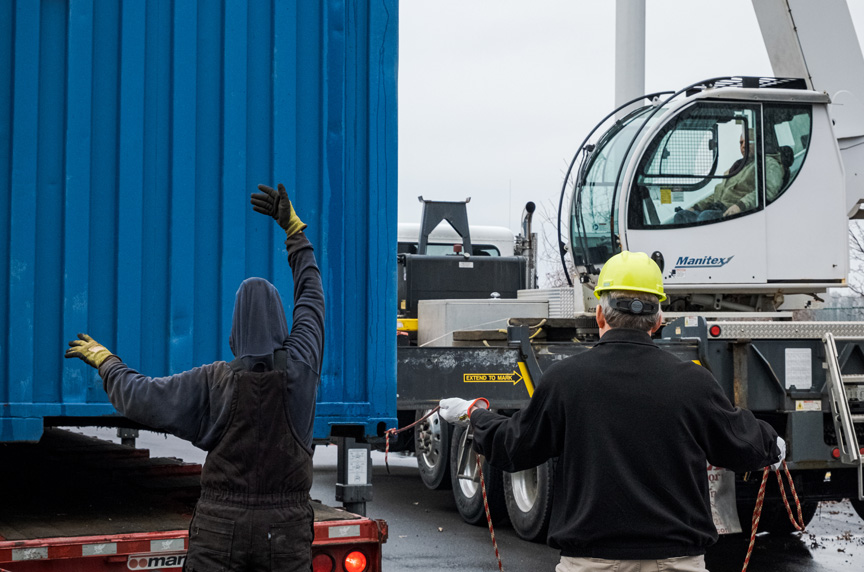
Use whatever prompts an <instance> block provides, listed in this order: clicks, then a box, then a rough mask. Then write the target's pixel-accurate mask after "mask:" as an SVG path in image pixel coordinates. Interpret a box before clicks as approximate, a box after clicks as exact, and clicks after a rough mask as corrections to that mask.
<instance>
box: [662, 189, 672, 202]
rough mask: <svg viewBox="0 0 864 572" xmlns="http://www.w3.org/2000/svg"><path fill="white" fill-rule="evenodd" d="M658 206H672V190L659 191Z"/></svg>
mask: <svg viewBox="0 0 864 572" xmlns="http://www.w3.org/2000/svg"><path fill="white" fill-rule="evenodd" d="M660 204H661V205H671V204H672V189H660Z"/></svg>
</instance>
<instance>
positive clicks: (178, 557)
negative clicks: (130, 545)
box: [126, 552, 186, 570]
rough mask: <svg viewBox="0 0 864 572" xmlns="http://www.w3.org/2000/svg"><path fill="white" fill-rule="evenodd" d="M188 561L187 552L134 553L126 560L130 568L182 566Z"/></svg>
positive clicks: (148, 568) (146, 568)
mask: <svg viewBox="0 0 864 572" xmlns="http://www.w3.org/2000/svg"><path fill="white" fill-rule="evenodd" d="M185 561H186V553H185V552H178V553H173V554H132V555H130V556H129V559H128V560H127V561H126V567H127V568H129V570H162V569H164V568H182V567H183V563H184V562H185Z"/></svg>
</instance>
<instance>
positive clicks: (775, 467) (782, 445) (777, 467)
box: [771, 436, 786, 471]
mask: <svg viewBox="0 0 864 572" xmlns="http://www.w3.org/2000/svg"><path fill="white" fill-rule="evenodd" d="M777 447H779V448H780V458H779V459H777V462H776V463H774V464H773V465H771V470H772V471H779V470H780V465H782V464H783V459H785V458H786V441H784V440H783V437H780V436H778V437H777Z"/></svg>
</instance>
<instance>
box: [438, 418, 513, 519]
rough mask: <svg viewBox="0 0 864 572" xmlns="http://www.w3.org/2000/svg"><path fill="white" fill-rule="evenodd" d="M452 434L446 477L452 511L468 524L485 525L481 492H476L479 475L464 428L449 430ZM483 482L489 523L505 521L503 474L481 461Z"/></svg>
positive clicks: (478, 488) (478, 485) (479, 490)
mask: <svg viewBox="0 0 864 572" xmlns="http://www.w3.org/2000/svg"><path fill="white" fill-rule="evenodd" d="M452 434H453V436H452V438H451V441H450V478H451V480H452V483H453V498H454V500H455V501H456V510H458V511H459V515H460V516H461V517H462V520H464V521H465V522H467V523H468V524H474V525H482V524H486V509H485V508H484V507H483V491H482V490H481V489H480V475H479V474H478V472H477V453H475V452H474V449H473V447H472V446H471V441H470V439H469V432H468V429H467V428H466V427H453V431H452ZM483 480H484V481H485V482H486V498H487V501H488V503H489V514H490V515H491V516H492V522H493V523H495V524H498V523H500V522H505V521H506V519H507V507H506V505H505V504H504V473H502V472H501V471H499V470H498V469H496V468H494V467H492V466H490V465H489V463H487V462H486V461H483Z"/></svg>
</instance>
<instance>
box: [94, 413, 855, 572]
mask: <svg viewBox="0 0 864 572" xmlns="http://www.w3.org/2000/svg"><path fill="white" fill-rule="evenodd" d="M82 432H85V433H87V434H89V435H95V436H99V437H102V438H106V439H110V440H113V441H118V442H119V439H117V437H116V436H115V435H116V430H115V429H85V430H82ZM137 446H138V447H140V448H148V449H150V451H151V455H152V456H169V457H178V458H181V459H183V460H186V461H189V462H199V463H200V462H203V461H204V452H203V451H200V450H199V449H196V448H195V447H192V446H191V445H189V444H188V443H186V442H184V441H181V440H180V439H176V438H174V437H166V436H164V435H159V434H154V433H148V432H143V431H142V432H141V437H139V439H138V442H137ZM372 463H373V468H372V474H373V476H372V482H373V485H374V489H373V490H374V500H373V501H372V502H370V503H368V504H367V516H369V517H371V518H383V519H384V520H386V521H387V523H388V525H389V529H390V539H389V540H388V541H387V544H385V545H384V570H385V571H386V572H394V571H402V570H406V571H410V570H423V571H433V570H457V569H458V570H459V571H460V572H485V571H494V570H497V569H498V564H497V561H496V560H495V552H494V549H493V547H492V542H491V539H490V536H489V530H488V528H487V527H486V526H471V525H468V524H465V523H464V522H462V520H461V519H460V518H459V514H458V513H457V512H456V508H455V506H454V503H453V497H452V492H451V491H449V490H442V491H431V490H429V489H427V488H426V487H425V486H424V485H423V482H422V481H421V480H420V478H419V476H418V475H417V460H416V458H414V457H409V456H403V455H400V454H391V455H390V456H389V465H390V471H389V474H388V472H387V469H386V467H385V465H384V454H383V453H378V452H373V453H372ZM314 464H315V483H314V485H313V487H312V497H313V498H316V499H319V500H321V501H322V502H324V503H326V504H330V505H338V503H337V502H336V500H335V484H336V447H335V446H329V447H321V446H319V447H317V448H316V451H315V459H314ZM495 536H496V538H497V540H498V548H499V552H500V554H501V559H502V561H503V564H504V569H505V570H507V571H515V570H519V571H523V570H524V571H533V570H538V571H542V570H549V571H552V570H554V569H555V564H556V563H557V562H558V553H557V551H555V550H553V549H551V548H549V547H547V546H545V545H542V544H535V543H530V542H526V541H524V540H522V539H520V538H519V537H518V536H516V534H515V532H514V531H513V529H512V528H511V527H510V526H509V524H503V525H499V526H497V527H496V528H495ZM748 541H749V535H747V538H745V537H744V536H743V535H734V536H723V537H721V540H720V542H718V544H717V545H716V546H714V547H712V548H711V550H710V551H709V552H708V554H707V555H706V562H707V565H708V569H709V570H711V571H712V572H738V571H740V570H741V567H742V565H743V562H744V557H745V555H746V552H747V544H748ZM749 570H750V571H751V572H840V571H847V570H855V571H858V570H864V521H862V520H861V519H860V518H859V517H858V516H857V515H856V514H855V512H854V511H853V510H852V507H851V505H850V504H849V503H848V502H842V503H822V504H821V505H820V507H819V510H818V512H817V513H816V516H815V517H814V518H813V520H812V522H811V523H810V525H809V526H808V527H807V530H806V531H805V532H804V533H803V534H802V533H796V534H791V535H786V536H774V535H770V534H760V535H759V536H757V538H756V545H755V548H754V551H753V556H752V558H751V560H750V567H749Z"/></svg>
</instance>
